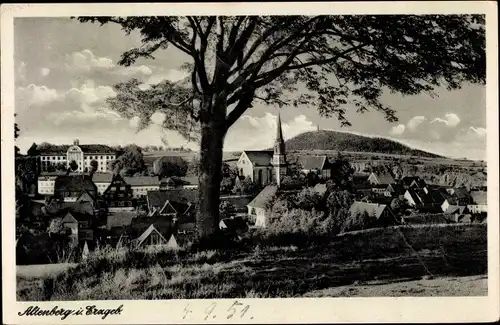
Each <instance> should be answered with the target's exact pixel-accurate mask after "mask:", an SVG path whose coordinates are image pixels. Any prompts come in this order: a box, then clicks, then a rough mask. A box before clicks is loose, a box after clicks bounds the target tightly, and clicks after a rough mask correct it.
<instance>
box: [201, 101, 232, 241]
mask: <svg viewBox="0 0 500 325" xmlns="http://www.w3.org/2000/svg"><path fill="white" fill-rule="evenodd" d="M210 111H211V112H210V113H208V112H206V116H204V117H203V116H202V118H201V147H200V173H199V180H200V185H199V205H198V217H197V222H196V225H197V230H198V239H199V241H206V240H211V239H215V237H216V236H217V234H218V232H219V202H220V182H221V178H222V170H221V169H222V149H223V146H224V137H225V134H226V127H225V118H226V116H225V107H217V108H215V109H214V108H212V109H211V110H210ZM202 114H203V113H202Z"/></svg>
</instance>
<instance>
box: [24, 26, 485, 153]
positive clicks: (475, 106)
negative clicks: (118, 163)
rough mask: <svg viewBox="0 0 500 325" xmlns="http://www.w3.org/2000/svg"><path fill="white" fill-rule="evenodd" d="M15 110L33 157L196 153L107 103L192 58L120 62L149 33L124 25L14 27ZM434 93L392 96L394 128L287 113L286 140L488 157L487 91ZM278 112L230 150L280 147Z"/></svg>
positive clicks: (388, 98)
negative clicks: (67, 152) (44, 145)
mask: <svg viewBox="0 0 500 325" xmlns="http://www.w3.org/2000/svg"><path fill="white" fill-rule="evenodd" d="M14 42H15V49H14V63H15V67H14V69H15V110H16V113H17V118H16V122H17V123H18V125H19V128H20V130H21V133H20V137H19V138H18V139H17V146H18V147H19V148H20V149H21V152H25V151H26V150H27V149H28V148H29V146H31V144H32V143H33V142H35V143H41V142H50V143H55V144H69V143H72V142H73V140H75V139H78V140H79V141H80V143H81V144H90V143H102V144H109V145H117V144H121V145H125V144H129V143H135V144H137V145H140V146H144V145H162V144H163V143H162V141H161V139H162V138H164V139H167V141H168V143H169V145H170V146H172V147H177V146H184V147H189V148H192V149H194V150H196V148H197V144H196V143H189V142H187V141H186V140H185V139H183V138H182V137H181V136H180V135H179V134H178V133H177V132H175V131H170V130H163V129H162V128H161V126H160V125H161V122H162V118H163V116H162V115H161V114H160V113H158V114H155V115H153V117H152V125H151V126H150V127H149V128H147V129H145V130H143V131H141V132H137V125H138V118H133V119H131V120H127V119H124V118H122V117H120V116H119V115H118V114H117V113H115V112H113V111H111V110H110V109H109V108H107V107H106V104H105V99H106V98H108V97H110V96H114V95H115V92H114V90H113V88H112V87H113V85H114V84H116V83H118V82H122V81H126V80H128V79H131V78H138V79H139V80H142V82H144V83H145V84H155V83H158V82H161V81H162V80H165V79H168V80H178V79H180V78H182V77H183V76H184V74H183V72H182V71H181V70H180V66H181V65H182V64H183V63H184V62H186V60H187V57H186V56H185V55H184V54H183V53H181V52H180V51H178V50H176V49H175V48H173V47H172V48H169V49H167V50H163V51H161V52H158V53H157V54H155V59H154V60H144V59H141V60H138V61H137V62H136V64H135V65H133V66H130V67H122V66H118V65H117V61H118V60H119V58H120V55H121V54H122V53H123V52H124V51H127V50H129V49H131V48H133V47H137V46H138V45H140V36H139V35H136V34H132V35H130V36H126V35H125V33H124V32H123V31H121V30H120V28H119V27H118V26H116V25H104V26H99V25H97V24H89V23H85V24H83V23H79V22H78V21H76V20H71V19H69V18H16V19H15V21H14ZM435 93H436V95H437V96H434V97H431V96H429V95H428V94H420V95H418V96H401V95H399V94H392V93H384V94H383V97H382V102H383V103H384V104H386V105H389V106H390V107H392V108H393V109H395V111H396V115H397V117H398V118H399V122H398V123H389V122H387V121H386V120H385V119H384V118H383V116H382V114H380V113H378V112H367V113H364V114H357V113H356V112H355V111H354V109H352V110H349V109H348V113H347V117H348V119H349V121H350V122H351V123H352V126H351V127H341V126H340V123H339V122H338V121H337V120H336V119H335V118H330V119H327V118H322V117H320V115H319V114H318V112H317V110H316V109H315V107H313V106H308V107H305V106H299V107H285V108H282V109H281V110H280V114H281V119H282V123H283V134H284V137H285V139H289V138H291V137H293V136H296V135H298V134H300V133H303V132H306V131H311V130H316V129H317V128H318V127H319V128H320V129H323V130H327V129H328V130H336V131H345V132H353V133H356V134H363V135H368V136H379V137H385V138H389V139H393V140H396V141H400V142H402V143H404V144H406V145H409V146H411V147H413V148H417V149H422V150H426V151H429V152H434V153H437V154H441V155H444V156H448V157H453V158H469V159H478V160H482V159H484V160H486V89H485V87H484V86H480V85H470V84H466V85H464V87H463V88H462V89H460V90H456V91H448V90H446V89H445V88H438V89H436V90H435ZM277 114H278V108H277V107H274V106H267V105H264V104H255V105H254V107H252V108H251V109H249V110H247V111H246V112H245V114H244V115H243V116H242V117H241V118H240V120H238V121H237V122H236V123H235V124H234V125H233V126H232V127H231V129H230V130H229V132H228V134H227V136H226V140H225V144H224V146H225V150H227V151H237V150H244V149H263V148H268V147H270V146H272V143H273V141H274V137H275V134H276V130H275V128H276V117H277Z"/></svg>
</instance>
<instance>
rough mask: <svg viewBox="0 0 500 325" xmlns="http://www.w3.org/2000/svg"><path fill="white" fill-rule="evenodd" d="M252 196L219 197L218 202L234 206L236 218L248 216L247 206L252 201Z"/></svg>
mask: <svg viewBox="0 0 500 325" xmlns="http://www.w3.org/2000/svg"><path fill="white" fill-rule="evenodd" d="M253 198H254V196H253V195H228V196H221V197H220V201H221V203H222V202H223V201H226V202H228V203H229V204H231V205H232V206H234V209H235V214H236V216H248V208H247V205H248V203H250V202H251V201H252V200H253Z"/></svg>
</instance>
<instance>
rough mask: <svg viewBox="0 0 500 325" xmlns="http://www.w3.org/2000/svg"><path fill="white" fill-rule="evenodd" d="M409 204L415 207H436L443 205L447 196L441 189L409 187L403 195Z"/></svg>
mask: <svg viewBox="0 0 500 325" xmlns="http://www.w3.org/2000/svg"><path fill="white" fill-rule="evenodd" d="M403 197H404V199H406V201H407V202H408V204H409V205H410V206H412V207H415V208H419V209H421V208H426V209H436V208H439V207H442V205H443V202H444V201H445V200H446V198H445V197H444V196H443V194H442V193H441V192H440V191H439V190H431V191H429V190H427V189H426V188H423V189H422V188H416V187H414V188H408V189H407V190H406V191H405V194H404V195H403Z"/></svg>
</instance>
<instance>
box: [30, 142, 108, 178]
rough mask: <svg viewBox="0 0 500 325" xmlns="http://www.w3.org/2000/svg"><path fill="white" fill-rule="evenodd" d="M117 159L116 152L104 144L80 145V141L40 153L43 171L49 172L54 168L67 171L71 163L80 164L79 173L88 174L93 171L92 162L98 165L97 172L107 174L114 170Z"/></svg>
mask: <svg viewBox="0 0 500 325" xmlns="http://www.w3.org/2000/svg"><path fill="white" fill-rule="evenodd" d="M115 159H116V152H115V151H114V150H113V149H112V148H110V147H108V146H105V145H102V144H86V145H80V143H79V141H78V140H75V141H74V142H73V145H72V146H69V147H68V146H64V145H63V146H51V147H50V148H47V149H42V150H41V152H40V162H41V166H42V171H48V170H50V169H51V167H52V168H55V169H57V170H65V169H68V168H70V165H71V162H72V161H75V162H76V163H77V164H78V169H77V170H76V171H78V172H87V171H90V170H91V166H92V164H91V162H92V161H95V162H96V164H97V170H96V171H97V172H106V171H111V170H112V163H113V161H114V160H115Z"/></svg>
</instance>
